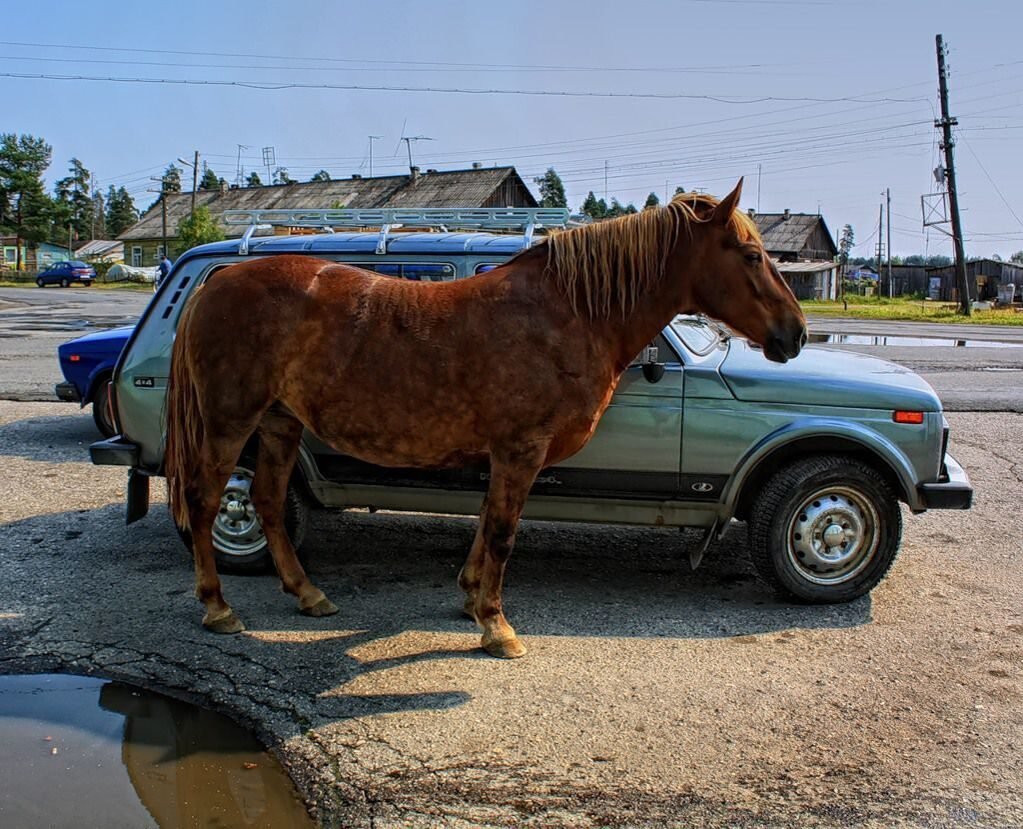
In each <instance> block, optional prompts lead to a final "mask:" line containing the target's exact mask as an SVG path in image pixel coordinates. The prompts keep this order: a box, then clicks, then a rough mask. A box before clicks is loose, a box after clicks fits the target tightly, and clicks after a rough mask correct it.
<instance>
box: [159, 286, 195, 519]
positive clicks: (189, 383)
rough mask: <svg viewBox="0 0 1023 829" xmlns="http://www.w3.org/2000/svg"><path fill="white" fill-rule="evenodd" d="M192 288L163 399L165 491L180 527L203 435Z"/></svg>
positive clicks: (172, 356)
mask: <svg viewBox="0 0 1023 829" xmlns="http://www.w3.org/2000/svg"><path fill="white" fill-rule="evenodd" d="M200 292H201V289H200V290H198V291H196V292H195V295H193V296H192V297H191V298H190V300H189V303H188V305H187V306H186V307H185V310H184V311H183V312H182V314H181V320H180V321H179V323H178V330H177V335H176V336H175V338H174V350H173V351H172V352H171V367H170V378H169V379H168V381H167V401H166V404H165V406H164V423H165V426H166V430H167V440H166V444H165V447H164V455H163V465H164V474H165V475H166V476H167V494H168V497H169V499H170V510H171V515H172V516H173V518H174V521H175V523H176V524H177V525H178V527H180V528H181V529H183V530H187V529H189V520H188V501H187V499H186V497H185V492H186V489H187V488H188V485H189V484H190V483H191V481H192V476H193V474H194V470H195V469H196V467H197V466H198V454H199V450H200V449H201V448H202V443H203V439H204V437H205V428H204V427H203V420H202V412H201V411H200V409H199V399H198V396H197V395H196V389H195V379H194V378H193V376H192V366H191V361H190V360H189V354H188V350H187V349H188V346H187V342H188V326H189V321H190V320H191V318H192V309H193V308H194V307H195V299H196V296H198V294H199V293H200Z"/></svg>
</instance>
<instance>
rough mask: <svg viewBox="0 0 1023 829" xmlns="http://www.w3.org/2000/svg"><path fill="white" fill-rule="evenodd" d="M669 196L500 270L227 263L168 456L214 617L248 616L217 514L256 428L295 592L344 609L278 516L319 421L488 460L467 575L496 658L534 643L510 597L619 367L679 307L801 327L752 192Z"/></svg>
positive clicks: (196, 335) (379, 450)
mask: <svg viewBox="0 0 1023 829" xmlns="http://www.w3.org/2000/svg"><path fill="white" fill-rule="evenodd" d="M741 186H742V182H741V181H740V182H739V185H738V186H737V187H736V188H735V190H734V191H733V192H732V193H731V194H730V195H728V196H727V197H726V198H725V199H723V200H722V201H721V202H720V203H719V202H718V201H717V200H716V199H714V198H712V197H709V196H704V195H697V194H692V193H690V194H683V195H681V196H679V197H677V198H676V199H675V200H673V201H672V202H671V203H670V204H668V205H666V206H664V207H660V208H654V209H651V210H644V211H643V212H642V213H639V214H636V215H633V216H626V217H624V218H620V219H616V220H614V221H609V222H604V223H600V224H593V225H589V226H587V227H582V228H579V229H575V230H568V231H564V232H562V233H558V234H555V235H553V236H551V237H549V238H547V239H546V240H544V241H543V242H541V243H539V244H537V245H535V246H534V247H532V248H531V249H529V250H526V251H524V252H522V253H520V254H519V255H518V256H516V257H515V258H514V259H511V260H509V261H508V262H507V263H506V264H504V265H503V266H501V267H499V268H496V269H495V270H492V271H490V272H489V273H486V274H482V275H479V276H474V277H472V278H471V279H464V280H459V281H454V282H442V283H425V282H410V281H403V280H399V279H394V278H391V277H386V276H380V275H377V274H373V273H369V272H367V271H363V270H360V269H358V268H354V267H349V266H347V265H341V264H337V263H335V262H327V261H323V260H320V259H314V258H311V257H308V256H274V257H269V258H265V259H256V260H252V261H249V262H245V263H242V264H238V265H234V266H231V267H230V268H225V269H224V270H223V271H220V272H218V273H217V274H216V275H215V276H214V277H212V278H211V279H210V281H209V282H208V283H207V284H206V285H204V286H203V287H201V288H200V289H199V290H197V291H196V292H195V295H194V296H193V297H192V298H191V299H190V301H189V303H188V305H187V306H186V308H185V310H184V312H183V313H182V317H181V323H180V325H179V327H178V330H177V338H176V340H175V342H174V353H173V358H172V365H171V377H170V382H169V388H168V397H167V410H166V418H167V446H166V456H165V457H166V470H165V471H166V474H167V477H168V479H169V481H168V484H169V491H170V499H171V508H172V511H173V515H174V518H175V520H176V521H177V523H178V524H179V526H181V527H182V528H187V529H189V530H190V531H191V535H192V545H193V552H194V556H195V570H196V595H197V597H198V598H199V599H200V600H201V601H202V603H203V604H204V605H205V609H206V613H205V616H204V618H203V624H204V625H205V626H206V627H207V628H208V629H210V630H212V631H215V632H218V633H234V632H237V631H240V630H243V629H244V627H243V625H242V623H241V621H240V620H239V619H238V617H237V616H236V615H235V613H234V611H233V610H232V609H231V606H230V605H229V604H228V603H227V602H226V601H225V599H224V596H223V594H222V593H221V587H220V580H219V578H218V576H217V571H216V565H215V561H214V553H213V545H212V525H213V520H214V517H215V515H216V513H217V509H218V508H219V504H220V497H221V493H222V492H223V489H224V486H225V484H226V482H227V480H228V478H229V476H230V474H231V472H232V470H233V468H234V465H235V462H236V461H237V459H238V457H239V455H240V453H241V451H242V449H243V447H244V446H245V445H246V443H247V442H248V441H249V439H250V438H251V437H252V435H253V434H254V433H255V434H257V435H258V439H259V450H258V460H257V465H256V474H255V480H254V482H253V485H252V499H253V503H254V505H255V506H256V509H257V510H258V512H259V515H260V516H261V519H262V525H263V530H264V532H265V533H266V538H267V541H268V543H269V546H270V551H271V554H272V556H273V560H274V564H275V566H276V568H277V572H278V574H279V576H280V579H281V584H282V587H283V589H284V590H285V591H286V592H288V593H291V594H292V595H294V596H296V597H297V599H298V606H299V610H300V611H301V612H302V613H305V614H307V615H311V616H322V615H328V614H331V613H336V612H337V608H336V607H335V606H334V605H333V604H332V603H331V602H330V600H329V599H328V598H327V597H326V596H325V595H324V594H323V592H322V591H320V590H319V589H318V588H317V587H315V586H314V585H313V584H312V582H311V581H310V580H309V578H308V577H307V576H306V574H305V571H304V570H303V569H302V566H301V564H299V561H298V559H297V557H296V555H295V550H294V548H293V547H292V545H291V543H290V541H289V540H288V537H287V534H286V532H285V528H284V520H283V511H284V510H283V507H284V501H285V492H286V488H287V484H288V479H289V476H290V475H291V471H292V468H293V467H294V464H295V460H296V458H297V455H298V451H299V441H300V438H301V436H302V430H303V427H307V428H308V429H310V430H311V431H312V432H314V433H315V434H316V435H318V436H319V437H320V438H321V439H322V440H323V441H325V442H326V443H328V444H329V445H330V446H332V447H334V448H335V449H337V450H338V451H340V452H343V453H345V454H347V455H351V456H353V457H356V458H360V459H362V460H364V461H369V462H371V463H374V464H379V465H383V466H400V467H432V468H442V467H459V466H464V465H467V464H470V463H475V462H479V461H483V460H489V462H490V485H489V490H488V491H487V494H486V496H485V498H484V499H483V507H482V510H481V512H480V520H479V525H478V528H477V530H476V537H475V540H474V541H473V544H472V548H471V550H470V552H469V556H468V559H467V560H466V562H465V566H464V567H463V568H462V571H461V573H460V574H459V578H458V584H459V586H460V587H461V588H462V590H463V591H465V593H466V601H465V606H466V610H467V612H469V613H470V614H471V615H472V616H473V618H475V620H476V622H477V623H478V625H479V626H480V628H481V629H482V631H483V635H482V645H483V648H484V649H486V651H487V652H488V653H490V654H492V655H494V656H499V657H507V658H511V657H517V656H521V655H522V654H524V653H525V648H524V647H523V646H522V644H521V642H520V641H519V640H518V638H517V637H516V635H515V631H514V630H513V629H512V627H511V625H509V624H508V621H507V620H506V619H505V616H504V612H503V610H502V604H501V592H502V582H503V579H504V571H505V565H506V563H507V561H508V556H509V555H510V553H511V551H512V545H513V544H514V541H515V533H516V529H517V526H518V522H519V516H520V515H521V513H522V509H523V506H524V505H525V501H526V497H527V495H528V494H529V490H530V487H531V486H532V484H533V481H534V479H535V478H536V475H537V473H538V472H539V471H540V470H542V469H543V468H544V467H547V466H551V465H553V464H557V463H560V462H561V461H563V460H565V459H566V458H568V457H569V456H571V455H572V454H573V453H575V452H578V451H579V450H580V449H581V448H582V447H583V446H584V445H585V444H586V442H587V441H588V440H589V439H590V436H591V435H592V434H593V431H594V429H595V428H596V426H597V422H598V421H599V420H600V416H601V414H602V413H603V412H604V409H605V408H606V407H607V405H608V402H609V401H610V400H611V395H612V394H613V393H614V390H615V386H616V384H617V382H618V378H619V376H620V375H621V373H622V371H623V370H624V369H625V368H626V367H627V366H628V365H629V364H630V362H632V360H633V359H634V358H635V357H636V355H637V354H638V353H639V352H640V350H641V349H642V348H643V347H644V346H645V345H647V344H648V343H649V342H650V341H651V340H652V339H653V338H654V337H655V336H656V335H657V333H658V332H659V331H660V330H661V329H662V328H663V327H664V326H665V325H667V324H668V322H669V321H670V320H671V319H672V318H673V317H674V316H675V315H676V314H679V313H692V312H703V313H705V314H708V315H709V316H712V317H715V318H717V319H719V320H722V321H723V322H725V323H726V324H727V325H729V326H731V327H732V328H733V329H735V330H737V331H739V332H740V333H741V334H743V335H745V336H746V337H748V338H749V339H750V340H752V341H754V342H755V343H758V344H759V345H760V346H762V347H763V350H764V354H765V356H766V357H767V358H768V359H771V360H775V361H778V362H785V360H787V359H788V358H790V357H794V356H796V354H798V353H799V350H800V348H801V347H802V346H803V344H804V343H805V341H806V325H805V320H804V318H803V314H802V312H801V310H800V308H799V305H798V303H797V302H796V300H795V298H794V297H793V295H792V292H791V291H790V290H789V288H788V286H787V285H786V283H785V282H784V280H783V279H782V278H781V276H780V275H779V274H778V271H777V270H776V269H775V268H774V266H773V265H772V263H771V261H770V259H768V257H767V254H766V253H765V252H764V249H763V246H762V244H761V241H760V237H759V235H758V234H757V231H756V228H755V225H754V224H753V222H752V221H751V220H750V219H749V218H748V217H747V216H746V215H745V214H743V213H742V212H740V211H737V210H736V206H737V204H738V202H739V195H740V191H741Z"/></svg>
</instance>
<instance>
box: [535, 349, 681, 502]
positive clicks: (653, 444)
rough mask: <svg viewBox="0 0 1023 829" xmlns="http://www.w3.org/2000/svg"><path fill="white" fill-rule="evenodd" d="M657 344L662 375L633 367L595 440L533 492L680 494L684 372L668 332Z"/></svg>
mask: <svg viewBox="0 0 1023 829" xmlns="http://www.w3.org/2000/svg"><path fill="white" fill-rule="evenodd" d="M654 345H655V346H656V347H657V351H658V360H659V362H661V363H662V364H663V365H664V374H663V376H662V377H661V378H660V379H658V380H656V381H651V380H648V379H647V378H646V376H644V372H643V366H642V364H641V363H639V362H637V363H634V364H633V365H631V366H629V367H628V368H627V369H626V370H625V372H624V373H623V374H622V377H621V379H620V380H619V383H618V388H617V389H616V390H615V394H614V397H612V398H611V403H610V404H609V405H608V407H607V410H606V411H605V412H604V415H603V417H602V418H601V420H600V423H599V424H598V425H597V430H596V432H595V433H594V435H593V437H592V438H591V439H590V442H589V443H587V444H586V446H584V447H583V448H582V449H581V450H580V451H579V452H578V453H576V454H575V455H573V456H572V457H571V458H569V459H568V460H566V461H564V462H563V463H561V464H559V465H558V466H556V467H552V468H551V469H548V470H545V471H544V472H541V473H540V477H539V478H538V479H537V482H536V484H535V485H534V487H533V492H535V493H537V494H544V495H577V494H587V495H596V496H600V497H607V498H669V497H674V496H675V495H676V494H677V493H678V489H679V475H680V466H681V456H682V387H683V378H684V374H683V371H682V364H681V361H680V360H679V358H678V355H677V354H676V353H675V351H674V350H673V349H672V347H671V346H670V345H669V344H668V342H667V340H666V339H665V338H664V337H663V336H658V337H657V339H656V340H655V342H654Z"/></svg>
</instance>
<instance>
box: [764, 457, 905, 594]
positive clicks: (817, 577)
mask: <svg viewBox="0 0 1023 829" xmlns="http://www.w3.org/2000/svg"><path fill="white" fill-rule="evenodd" d="M748 526H749V541H750V555H751V557H752V559H753V564H754V565H755V566H756V568H757V571H758V572H759V573H760V575H761V577H762V578H763V579H764V580H765V581H767V582H768V583H769V584H771V585H773V586H774V587H776V588H778V589H779V590H780V591H781V592H783V593H787V594H788V595H790V596H793V597H795V598H797V599H799V600H801V601H806V602H813V603H821V604H825V603H833V602H847V601H851V600H853V599H856V598H859V597H860V596H863V595H865V594H867V593H869V592H870V591H871V590H872V589H873V588H874V587H875V586H876V585H877V584H878V582H880V581H881V579H882V578H884V576H885V574H886V573H887V572H888V570H889V569H890V568H891V566H892V564H893V563H894V562H895V557H896V555H897V554H898V551H899V544H900V541H901V539H902V512H901V510H900V508H899V502H898V499H897V498H896V496H895V493H894V492H892V489H891V487H890V486H889V485H888V483H887V482H886V481H885V480H884V478H882V477H881V475H879V474H878V473H877V471H876V470H875V469H874V468H873V467H871V466H869V465H867V464H865V463H862V462H861V461H858V460H854V459H852V458H846V457H841V456H817V457H810V458H803V459H801V460H798V461H795V462H793V463H791V464H790V465H788V466H785V467H783V468H782V469H781V470H780V471H779V472H777V473H775V475H774V476H773V477H771V478H770V479H769V480H768V482H767V484H766V485H765V486H764V488H763V490H762V491H761V492H760V494H759V496H758V497H757V500H756V503H755V504H754V506H753V509H752V511H751V513H750V519H749V525H748Z"/></svg>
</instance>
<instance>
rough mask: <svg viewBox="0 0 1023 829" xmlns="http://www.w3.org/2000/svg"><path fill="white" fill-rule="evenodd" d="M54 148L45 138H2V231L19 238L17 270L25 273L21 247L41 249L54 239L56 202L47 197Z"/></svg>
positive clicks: (0, 189) (0, 203) (16, 240)
mask: <svg viewBox="0 0 1023 829" xmlns="http://www.w3.org/2000/svg"><path fill="white" fill-rule="evenodd" d="M52 154H53V148H52V147H51V146H50V145H49V144H47V143H46V142H45V141H44V140H43V139H42V138H36V137H35V136H32V135H16V134H14V133H4V134H2V135H0V193H2V194H3V198H2V200H0V210H2V213H3V214H2V215H0V227H2V228H3V229H4V230H5V231H7V232H8V233H11V234H13V235H14V236H15V248H16V253H15V257H16V258H15V266H16V267H17V269H18V270H21V266H22V261H21V243H22V242H23V241H24V242H28V243H29V244H30V245H33V246H35V245H38V244H39V243H40V242H44V241H46V239H47V237H49V236H50V235H51V232H52V230H53V226H54V223H55V220H56V210H55V205H54V203H53V200H52V199H51V198H50V197H49V196H47V195H46V191H45V188H44V186H43V173H44V172H45V171H46V168H47V167H49V166H50V158H51V156H52Z"/></svg>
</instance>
